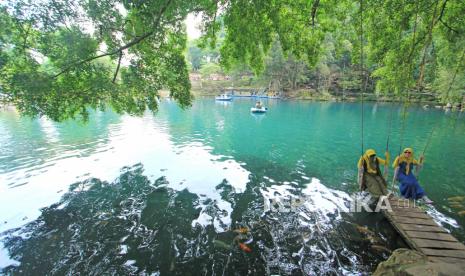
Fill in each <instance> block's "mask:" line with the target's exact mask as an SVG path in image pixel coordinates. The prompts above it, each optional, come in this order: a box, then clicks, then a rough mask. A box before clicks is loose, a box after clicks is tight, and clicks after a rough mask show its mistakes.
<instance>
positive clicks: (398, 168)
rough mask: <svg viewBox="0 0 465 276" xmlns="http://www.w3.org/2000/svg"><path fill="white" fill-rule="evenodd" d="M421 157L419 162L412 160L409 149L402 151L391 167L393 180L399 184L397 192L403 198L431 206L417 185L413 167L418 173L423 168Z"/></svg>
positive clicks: (411, 151) (411, 153) (411, 152)
mask: <svg viewBox="0 0 465 276" xmlns="http://www.w3.org/2000/svg"><path fill="white" fill-rule="evenodd" d="M423 159H424V158H423V156H420V160H416V159H415V158H413V150H412V149H411V148H406V149H404V151H403V153H402V154H401V155H399V156H397V157H396V159H395V160H394V163H393V164H392V166H393V167H394V169H395V172H394V178H395V179H397V180H398V181H399V182H400V185H399V190H400V193H401V195H402V196H403V197H405V198H408V199H423V200H424V202H425V203H427V204H431V203H433V201H431V200H430V199H429V198H428V197H427V196H426V194H425V191H424V190H423V188H422V187H421V186H420V184H419V183H418V180H417V178H416V177H415V174H414V173H413V167H414V166H416V171H417V172H418V171H419V170H420V169H421V168H422V167H423Z"/></svg>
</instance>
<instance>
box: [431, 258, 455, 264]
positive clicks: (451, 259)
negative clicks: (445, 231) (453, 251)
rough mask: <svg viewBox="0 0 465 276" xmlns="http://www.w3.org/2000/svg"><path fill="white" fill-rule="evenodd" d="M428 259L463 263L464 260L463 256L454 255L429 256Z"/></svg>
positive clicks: (438, 261)
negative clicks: (454, 256) (453, 256)
mask: <svg viewBox="0 0 465 276" xmlns="http://www.w3.org/2000/svg"><path fill="white" fill-rule="evenodd" d="M428 260H430V261H432V262H435V263H452V264H455V263H463V262H464V260H463V259H462V258H452V257H428Z"/></svg>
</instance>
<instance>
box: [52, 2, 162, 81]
mask: <svg viewBox="0 0 465 276" xmlns="http://www.w3.org/2000/svg"><path fill="white" fill-rule="evenodd" d="M170 3H171V0H169V1H168V2H167V3H166V5H165V6H163V8H162V9H161V10H160V12H159V14H158V17H157V20H156V21H155V22H154V24H153V29H152V31H150V32H147V33H145V34H143V35H142V36H136V37H135V38H134V39H133V40H131V41H130V42H129V43H127V44H125V45H123V46H121V47H119V48H117V49H116V50H113V51H111V52H107V53H104V54H101V55H97V56H92V57H89V58H86V59H83V60H79V61H76V62H73V63H71V64H69V65H68V66H67V67H65V68H64V69H63V70H61V71H60V72H59V73H58V74H56V75H54V76H53V78H56V77H58V76H60V75H62V74H64V73H66V72H68V71H69V70H71V69H72V68H74V67H76V66H79V65H81V64H84V63H87V62H90V61H92V60H95V59H99V58H102V57H106V56H113V55H115V54H118V53H120V52H123V51H124V50H126V49H128V48H130V47H132V46H134V45H136V44H138V43H140V42H141V41H143V40H144V39H146V38H147V37H149V36H151V35H153V34H154V33H155V30H156V29H157V28H158V25H159V24H160V21H161V17H162V15H163V13H164V12H165V11H166V9H167V8H168V6H169V4H170Z"/></svg>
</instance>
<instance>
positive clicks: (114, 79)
mask: <svg viewBox="0 0 465 276" xmlns="http://www.w3.org/2000/svg"><path fill="white" fill-rule="evenodd" d="M122 58H123V52H119V59H118V66H117V67H116V71H115V75H114V76H113V81H112V82H113V83H115V81H116V76H118V71H119V67H120V65H121V59H122Z"/></svg>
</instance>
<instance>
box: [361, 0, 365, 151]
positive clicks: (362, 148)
mask: <svg viewBox="0 0 465 276" xmlns="http://www.w3.org/2000/svg"><path fill="white" fill-rule="evenodd" d="M363 77H364V73H363V0H360V82H361V86H362V87H361V88H362V122H361V124H362V127H361V136H362V137H361V138H362V144H361V151H362V154H361V155H362V156H363V154H364V143H363V136H364V135H363V134H364V133H363V131H364V93H365V85H364V81H363V79H364V78H363Z"/></svg>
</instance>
